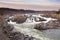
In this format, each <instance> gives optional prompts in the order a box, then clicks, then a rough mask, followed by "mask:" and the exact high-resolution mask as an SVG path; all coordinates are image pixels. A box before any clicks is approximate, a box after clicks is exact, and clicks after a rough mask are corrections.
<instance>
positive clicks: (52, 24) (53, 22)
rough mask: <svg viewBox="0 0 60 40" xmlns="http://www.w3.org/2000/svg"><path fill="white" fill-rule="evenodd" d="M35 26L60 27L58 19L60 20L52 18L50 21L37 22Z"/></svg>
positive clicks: (43, 27) (40, 28)
mask: <svg viewBox="0 0 60 40" xmlns="http://www.w3.org/2000/svg"><path fill="white" fill-rule="evenodd" d="M34 28H35V29H38V30H46V29H60V21H58V20H51V21H49V22H48V23H40V24H36V25H35V27H34Z"/></svg>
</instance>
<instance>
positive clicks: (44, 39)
mask: <svg viewBox="0 0 60 40" xmlns="http://www.w3.org/2000/svg"><path fill="white" fill-rule="evenodd" d="M34 17H40V18H44V19H46V20H47V21H43V22H44V23H47V22H49V21H50V20H56V19H53V18H46V17H42V16H40V15H32V17H30V18H27V20H26V21H25V22H24V23H22V24H17V23H16V22H12V21H10V22H8V23H9V24H12V25H14V30H13V31H18V32H21V33H23V34H25V35H29V36H32V37H34V38H35V39H34V40H59V39H60V30H58V29H51V30H44V31H39V30H36V29H34V26H35V25H36V24H39V23H41V22H36V21H35V20H34Z"/></svg>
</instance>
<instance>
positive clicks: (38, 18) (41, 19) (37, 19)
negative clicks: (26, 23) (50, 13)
mask: <svg viewBox="0 0 60 40" xmlns="http://www.w3.org/2000/svg"><path fill="white" fill-rule="evenodd" d="M35 21H36V22H40V21H46V20H45V19H43V18H40V17H35Z"/></svg>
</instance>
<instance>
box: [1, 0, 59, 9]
mask: <svg viewBox="0 0 60 40" xmlns="http://www.w3.org/2000/svg"><path fill="white" fill-rule="evenodd" d="M1 3H8V4H11V5H12V4H14V5H19V6H20V5H21V7H22V6H23V5H24V6H25V7H27V8H30V7H31V8H32V9H33V8H34V7H35V9H36V8H37V9H39V7H42V9H44V8H45V9H46V8H47V9H54V8H55V9H59V8H60V0H0V4H1ZM22 4H23V5H22ZM29 6H30V7H29ZM31 8H30V9H31ZM40 9H41V8H40Z"/></svg>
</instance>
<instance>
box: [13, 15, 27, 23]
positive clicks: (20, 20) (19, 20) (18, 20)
mask: <svg viewBox="0 0 60 40" xmlns="http://www.w3.org/2000/svg"><path fill="white" fill-rule="evenodd" d="M13 19H14V20H12V21H14V22H16V23H24V22H25V21H26V19H27V17H26V16H24V15H16V16H14V18H13Z"/></svg>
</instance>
